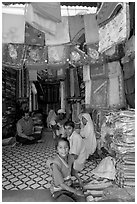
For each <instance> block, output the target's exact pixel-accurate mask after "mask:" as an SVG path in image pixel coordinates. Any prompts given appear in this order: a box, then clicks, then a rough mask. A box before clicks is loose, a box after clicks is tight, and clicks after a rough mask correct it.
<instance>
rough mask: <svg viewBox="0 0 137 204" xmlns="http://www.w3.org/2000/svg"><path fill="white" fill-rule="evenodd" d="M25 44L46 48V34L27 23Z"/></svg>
mask: <svg viewBox="0 0 137 204" xmlns="http://www.w3.org/2000/svg"><path fill="white" fill-rule="evenodd" d="M25 44H27V45H40V46H44V45H45V34H44V33H43V32H41V31H40V30H37V29H36V28H34V27H33V26H31V25H30V24H29V23H27V22H26V24H25Z"/></svg>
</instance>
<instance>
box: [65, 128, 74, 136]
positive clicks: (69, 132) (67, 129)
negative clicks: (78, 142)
mask: <svg viewBox="0 0 137 204" xmlns="http://www.w3.org/2000/svg"><path fill="white" fill-rule="evenodd" d="M73 130H74V128H73V127H71V126H65V132H66V135H67V137H70V136H71V135H72V133H73Z"/></svg>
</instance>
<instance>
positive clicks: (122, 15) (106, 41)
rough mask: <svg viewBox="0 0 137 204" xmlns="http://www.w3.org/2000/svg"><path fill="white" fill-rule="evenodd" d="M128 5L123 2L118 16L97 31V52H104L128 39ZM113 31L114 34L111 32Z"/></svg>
mask: <svg viewBox="0 0 137 204" xmlns="http://www.w3.org/2000/svg"><path fill="white" fill-rule="evenodd" d="M129 29H130V28H129V5H128V3H126V2H123V8H122V10H121V11H120V12H119V14H118V15H117V16H116V17H115V18H114V19H112V20H111V21H110V22H109V23H107V24H106V25H105V26H103V27H101V28H100V29H99V50H98V51H99V52H101V53H102V52H104V51H105V50H107V49H109V48H110V47H112V46H113V45H115V44H118V43H120V42H122V41H124V40H126V39H127V38H128V37H129V32H130V30H129ZM113 31H115V32H113Z"/></svg>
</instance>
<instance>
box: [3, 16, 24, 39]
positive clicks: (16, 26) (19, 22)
mask: <svg viewBox="0 0 137 204" xmlns="http://www.w3.org/2000/svg"><path fill="white" fill-rule="evenodd" d="M24 33H25V19H24V16H22V15H14V14H7V13H3V14H2V43H24Z"/></svg>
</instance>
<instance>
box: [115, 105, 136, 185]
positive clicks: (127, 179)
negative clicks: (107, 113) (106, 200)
mask: <svg viewBox="0 0 137 204" xmlns="http://www.w3.org/2000/svg"><path fill="white" fill-rule="evenodd" d="M112 149H113V150H114V151H115V152H116V184H117V185H118V186H120V187H135V110H134V109H131V110H125V111H119V113H117V117H116V118H115V131H114V137H113V143H112Z"/></svg>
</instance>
